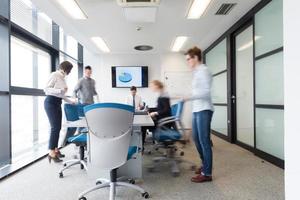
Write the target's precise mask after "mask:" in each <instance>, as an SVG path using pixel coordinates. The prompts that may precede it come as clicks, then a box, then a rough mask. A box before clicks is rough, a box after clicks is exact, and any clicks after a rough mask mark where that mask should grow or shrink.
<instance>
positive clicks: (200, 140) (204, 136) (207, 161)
mask: <svg viewBox="0 0 300 200" xmlns="http://www.w3.org/2000/svg"><path fill="white" fill-rule="evenodd" d="M185 55H186V61H187V63H188V65H189V67H191V68H192V70H193V81H192V97H191V98H188V99H189V100H191V101H192V105H193V139H194V142H195V145H196V148H197V150H198V153H199V155H200V158H201V160H202V166H201V167H200V168H199V169H197V170H196V172H195V173H196V176H194V177H192V179H191V181H192V182H195V183H202V182H207V181H212V164H213V154H212V148H211V140H210V127H211V119H212V116H213V111H214V108H213V104H212V99H211V87H212V75H211V72H210V71H209V69H208V67H207V66H206V65H205V64H203V63H202V51H201V49H199V48H198V47H194V48H192V49H189V50H188V51H187V52H186V53H185Z"/></svg>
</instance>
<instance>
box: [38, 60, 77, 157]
mask: <svg viewBox="0 0 300 200" xmlns="http://www.w3.org/2000/svg"><path fill="white" fill-rule="evenodd" d="M72 68H73V65H72V63H70V62H68V61H64V62H62V63H61V64H60V65H59V69H58V70H57V71H56V72H53V73H52V74H51V75H50V79H49V80H48V83H47V86H46V88H45V89H44V91H45V94H46V99H45V102H44V107H45V111H46V113H47V116H48V119H49V123H50V127H51V130H50V139H49V150H50V152H49V155H48V159H49V162H51V160H53V161H54V162H61V161H62V160H61V159H60V158H62V157H64V155H63V154H61V153H60V151H59V149H58V140H59V133H60V130H61V121H62V109H61V104H62V99H64V100H65V101H67V102H69V103H75V102H73V101H72V100H70V99H68V98H67V97H66V96H65V94H66V92H67V91H68V87H67V84H66V81H65V77H66V76H67V75H68V74H69V73H70V72H71V70H72Z"/></svg>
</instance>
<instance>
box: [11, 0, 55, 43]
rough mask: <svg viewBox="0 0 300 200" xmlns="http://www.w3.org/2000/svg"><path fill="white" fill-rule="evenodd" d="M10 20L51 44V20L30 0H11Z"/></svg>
mask: <svg viewBox="0 0 300 200" xmlns="http://www.w3.org/2000/svg"><path fill="white" fill-rule="evenodd" d="M11 20H12V21H13V22H14V23H16V24H18V25H19V26H21V27H22V28H24V29H26V30H27V31H29V32H31V33H32V34H34V35H36V36H38V37H39V38H41V39H43V40H45V41H46V42H48V43H49V44H52V20H51V19H50V18H49V17H48V16H47V15H46V14H45V13H43V12H41V11H39V10H38V9H36V7H35V6H34V5H33V4H32V2H31V1H30V0H11Z"/></svg>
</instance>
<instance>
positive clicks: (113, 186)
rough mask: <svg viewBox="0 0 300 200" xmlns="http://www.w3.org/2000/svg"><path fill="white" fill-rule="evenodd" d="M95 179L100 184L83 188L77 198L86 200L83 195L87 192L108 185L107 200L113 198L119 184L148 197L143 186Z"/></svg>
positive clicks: (113, 199) (112, 199)
mask: <svg viewBox="0 0 300 200" xmlns="http://www.w3.org/2000/svg"><path fill="white" fill-rule="evenodd" d="M97 181H99V182H101V184H97V185H96V186H94V187H92V188H89V189H87V190H85V191H84V192H82V193H81V194H79V196H78V199H79V200H86V197H85V195H87V194H89V193H91V192H93V191H95V190H99V189H101V188H107V187H109V188H110V192H109V200H115V197H116V188H117V187H121V186H122V187H126V188H130V189H133V190H136V191H138V192H140V193H141V194H142V197H144V198H145V199H148V198H149V197H150V196H149V194H148V193H147V192H146V191H145V190H144V189H143V188H141V187H139V186H137V185H133V184H130V183H125V182H118V181H117V182H111V181H109V180H107V179H97Z"/></svg>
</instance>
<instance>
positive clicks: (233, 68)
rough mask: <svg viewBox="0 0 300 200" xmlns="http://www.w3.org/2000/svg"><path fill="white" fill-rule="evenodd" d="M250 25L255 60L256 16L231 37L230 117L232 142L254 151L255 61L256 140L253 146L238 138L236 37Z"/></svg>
mask: <svg viewBox="0 0 300 200" xmlns="http://www.w3.org/2000/svg"><path fill="white" fill-rule="evenodd" d="M250 26H252V27H253V28H252V33H253V34H252V42H253V55H252V56H253V61H254V58H255V46H254V45H255V43H254V37H255V30H254V18H253V17H252V18H250V19H249V20H248V21H246V22H245V23H244V24H243V25H241V27H240V28H239V29H237V30H236V31H235V32H233V33H232V34H231V35H230V39H231V51H230V53H231V55H232V56H231V70H230V74H231V80H230V81H231V86H232V87H231V88H230V89H231V91H230V96H229V99H228V100H229V101H230V105H231V110H230V115H231V116H230V119H231V130H232V142H233V143H235V144H237V145H239V146H241V147H243V148H245V149H247V150H249V151H251V152H254V151H255V148H256V133H255V63H254V62H253V66H252V67H253V74H252V76H253V105H252V108H253V126H254V127H253V128H254V130H253V131H254V132H253V134H254V141H253V147H252V146H250V145H248V144H246V143H243V142H241V141H238V139H237V106H236V85H237V83H236V37H237V36H238V35H239V34H240V33H242V32H243V31H245V30H246V29H247V28H249V27H250Z"/></svg>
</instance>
